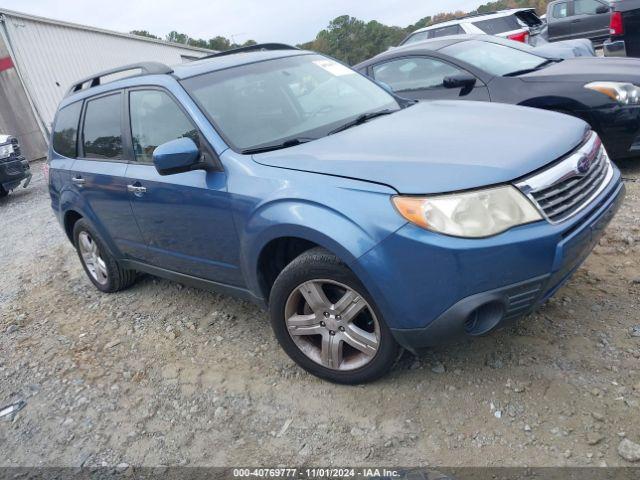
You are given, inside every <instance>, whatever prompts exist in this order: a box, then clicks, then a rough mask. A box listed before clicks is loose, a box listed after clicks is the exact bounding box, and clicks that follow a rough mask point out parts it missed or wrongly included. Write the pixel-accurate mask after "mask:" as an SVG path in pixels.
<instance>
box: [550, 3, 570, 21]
mask: <svg viewBox="0 0 640 480" xmlns="http://www.w3.org/2000/svg"><path fill="white" fill-rule="evenodd" d="M551 14H552V15H553V18H566V17H568V16H569V4H568V3H567V2H562V3H556V4H555V5H554V6H553V10H552V12H551Z"/></svg>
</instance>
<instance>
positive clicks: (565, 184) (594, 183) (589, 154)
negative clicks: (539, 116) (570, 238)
mask: <svg viewBox="0 0 640 480" xmlns="http://www.w3.org/2000/svg"><path fill="white" fill-rule="evenodd" d="M612 174H613V169H612V167H611V162H610V161H609V158H608V156H607V153H606V151H605V150H604V147H603V146H602V142H601V141H600V139H599V138H598V136H597V135H596V134H595V133H593V132H591V134H590V136H589V138H588V139H587V140H586V141H585V142H584V143H583V144H582V145H581V146H580V147H579V148H578V149H576V151H575V152H573V153H572V154H570V155H569V156H567V157H566V158H564V159H563V160H561V161H560V162H558V163H556V164H554V165H553V166H552V167H550V168H548V169H545V170H543V171H542V172H539V173H537V174H536V175H533V176H531V177H529V178H527V179H525V180H523V181H522V182H519V183H518V184H517V187H518V188H520V190H521V191H523V193H525V194H526V195H527V196H528V197H529V198H530V199H531V200H532V201H533V202H534V204H535V205H536V206H537V207H538V209H539V210H540V212H541V213H542V214H543V215H544V217H545V218H547V220H549V221H550V222H552V223H559V222H562V221H564V220H567V219H568V218H570V217H572V216H573V215H575V214H576V213H578V212H579V211H580V210H582V209H583V208H584V207H586V206H587V205H588V204H589V203H590V202H591V201H592V200H593V199H594V198H595V197H596V196H597V195H598V194H599V193H600V192H601V191H602V189H603V188H604V187H605V186H606V185H607V183H608V180H610V179H611V176H612Z"/></svg>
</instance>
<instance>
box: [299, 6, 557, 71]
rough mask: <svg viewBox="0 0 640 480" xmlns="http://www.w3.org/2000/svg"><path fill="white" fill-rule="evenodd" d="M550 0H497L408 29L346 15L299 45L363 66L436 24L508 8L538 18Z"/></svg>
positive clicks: (446, 13)
mask: <svg viewBox="0 0 640 480" xmlns="http://www.w3.org/2000/svg"><path fill="white" fill-rule="evenodd" d="M549 1H550V0H497V1H494V2H489V3H486V4H484V5H481V6H480V7H478V9H477V10H476V11H474V12H463V11H456V12H442V13H438V14H436V15H433V16H429V17H424V18H421V19H420V20H418V21H417V22H416V23H414V24H413V25H409V26H407V27H406V28H401V27H393V26H387V25H383V24H382V23H379V22H376V21H375V20H374V21H371V22H369V23H365V22H363V21H362V20H358V19H357V18H354V17H350V16H348V15H343V16H341V17H338V18H335V19H334V20H332V21H331V22H330V23H329V26H328V27H327V28H326V29H324V30H322V31H320V33H318V35H317V36H316V38H315V39H314V40H312V41H310V42H307V43H303V44H301V45H298V46H299V47H300V48H304V49H307V50H314V51H316V52H320V53H324V54H326V55H329V56H332V57H334V58H337V59H338V60H341V61H343V62H345V63H348V64H350V65H354V64H356V63H359V62H362V61H363V60H366V59H368V58H371V57H373V56H375V55H377V54H379V53H381V52H384V51H385V50H387V49H388V48H389V47H392V46H395V45H398V44H399V43H400V42H401V41H402V39H404V38H405V37H406V36H407V35H409V34H410V33H412V32H414V31H416V30H418V29H420V28H424V27H428V26H430V25H434V24H436V23H441V22H446V21H449V20H453V19H455V18H459V17H462V16H465V15H468V14H469V13H487V12H493V11H496V10H505V9H509V8H527V7H531V8H535V9H536V10H537V12H538V13H539V14H543V13H545V12H546V8H547V4H548V3H549Z"/></svg>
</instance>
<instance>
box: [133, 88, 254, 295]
mask: <svg viewBox="0 0 640 480" xmlns="http://www.w3.org/2000/svg"><path fill="white" fill-rule="evenodd" d="M128 105H129V106H128V111H129V112H130V129H131V130H130V132H131V139H132V143H133V145H132V146H133V152H134V157H135V158H134V162H132V163H131V164H130V165H129V168H128V169H127V174H126V176H127V182H126V183H127V185H128V186H129V188H130V189H131V190H132V191H131V192H130V193H129V200H130V202H131V207H132V208H133V212H134V214H135V218H136V220H137V222H138V225H139V226H140V229H141V231H142V235H143V237H144V239H145V241H146V243H147V245H148V249H149V255H150V257H149V263H151V264H152V265H154V266H156V267H159V268H163V269H165V270H170V271H173V272H179V273H183V274H187V275H191V276H194V277H199V278H204V279H207V280H213V281H216V282H220V283H224V284H227V285H235V286H242V284H243V280H242V276H241V274H240V269H239V246H238V238H237V235H236V230H235V225H234V223H233V218H232V211H231V201H230V197H229V194H228V193H227V177H226V174H225V172H224V170H223V169H222V168H220V169H218V170H211V171H204V170H195V171H191V172H184V173H177V174H174V175H165V176H163V175H160V174H159V173H158V171H157V170H156V168H155V166H154V165H153V151H154V150H155V148H156V147H158V146H159V145H162V144H163V143H165V142H168V141H170V140H175V139H177V138H182V137H188V138H191V139H193V140H194V142H195V143H196V144H197V145H198V146H199V147H200V151H201V154H203V155H209V156H211V155H212V150H211V149H210V147H209V146H208V145H207V144H206V141H205V140H204V139H203V138H202V136H201V135H200V133H199V132H198V129H197V128H196V127H195V126H194V124H193V122H192V121H191V119H190V118H189V116H188V115H187V114H186V113H185V111H184V110H183V109H182V108H181V107H180V106H179V104H178V103H177V102H176V101H175V99H174V98H173V97H172V96H171V95H170V94H169V93H168V92H167V91H165V90H162V89H156V88H141V89H131V90H129V91H128Z"/></svg>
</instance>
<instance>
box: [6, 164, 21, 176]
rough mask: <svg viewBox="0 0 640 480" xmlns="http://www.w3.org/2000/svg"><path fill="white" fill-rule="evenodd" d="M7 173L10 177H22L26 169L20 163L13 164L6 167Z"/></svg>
mask: <svg viewBox="0 0 640 480" xmlns="http://www.w3.org/2000/svg"><path fill="white" fill-rule="evenodd" d="M5 172H7V174H8V175H21V174H22V173H24V167H23V166H22V163H20V162H12V163H9V164H8V165H7V166H6V167H5Z"/></svg>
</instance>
